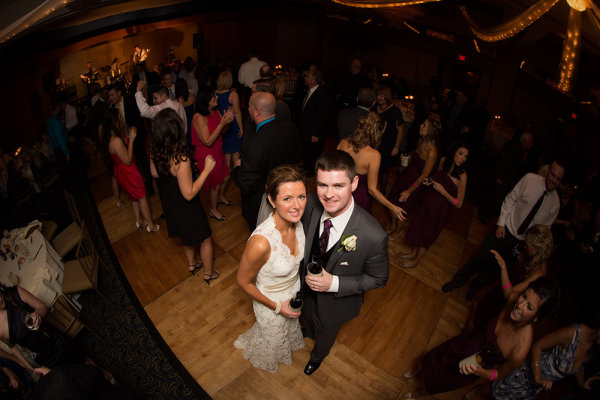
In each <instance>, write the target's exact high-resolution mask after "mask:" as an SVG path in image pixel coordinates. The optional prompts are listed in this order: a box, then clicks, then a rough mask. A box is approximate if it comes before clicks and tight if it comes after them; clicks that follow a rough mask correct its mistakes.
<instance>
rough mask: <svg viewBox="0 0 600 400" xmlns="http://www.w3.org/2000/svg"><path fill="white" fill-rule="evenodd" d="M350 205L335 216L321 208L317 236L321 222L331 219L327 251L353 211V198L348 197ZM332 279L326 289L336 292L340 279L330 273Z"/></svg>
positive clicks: (321, 231) (340, 235)
mask: <svg viewBox="0 0 600 400" xmlns="http://www.w3.org/2000/svg"><path fill="white" fill-rule="evenodd" d="M350 202H351V203H350V207H348V209H347V210H346V211H344V212H343V213H341V214H340V215H338V216H337V217H331V216H330V215H329V213H328V212H327V211H325V210H323V214H321V220H320V221H319V237H321V234H322V233H323V222H325V220H326V219H328V218H329V219H330V220H331V228H330V229H329V241H328V242H327V251H329V250H330V249H331V248H332V247H333V246H335V245H336V243H337V242H339V241H340V239H341V238H342V233H344V229H346V225H348V222H349V221H350V217H351V216H352V212H353V211H354V198H353V197H350ZM332 276H333V280H332V281H331V286H329V289H327V291H328V292H332V293H337V291H338V288H339V286H340V279H339V277H338V276H337V275H332Z"/></svg>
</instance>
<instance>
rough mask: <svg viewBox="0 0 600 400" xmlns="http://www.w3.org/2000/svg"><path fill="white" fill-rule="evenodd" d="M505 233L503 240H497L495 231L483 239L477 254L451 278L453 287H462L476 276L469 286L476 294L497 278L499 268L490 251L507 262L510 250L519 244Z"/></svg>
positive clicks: (510, 235) (514, 238)
mask: <svg viewBox="0 0 600 400" xmlns="http://www.w3.org/2000/svg"><path fill="white" fill-rule="evenodd" d="M505 231H506V234H505V235H504V238H497V237H496V230H495V229H494V230H493V231H491V232H490V233H489V234H488V235H487V236H486V237H485V239H484V240H483V243H481V246H480V247H479V249H478V250H477V252H476V253H475V254H473V256H472V257H471V259H470V260H469V261H467V263H466V264H465V265H463V267H462V268H461V269H459V270H458V272H457V273H456V275H454V278H452V282H453V283H454V285H455V286H457V287H461V286H464V284H465V283H467V281H468V280H469V279H471V277H472V276H473V275H476V277H475V278H474V279H473V281H471V285H470V290H471V291H472V292H476V291H478V290H479V289H481V288H483V287H485V286H487V285H489V284H491V283H494V282H495V281H496V280H497V279H498V278H499V276H500V268H499V267H498V263H497V262H496V259H495V258H494V256H493V255H492V253H490V250H496V251H497V252H498V253H499V254H500V255H501V256H502V258H504V259H505V260H507V259H508V257H509V256H510V253H511V251H512V249H513V248H514V247H515V245H516V244H517V243H519V239H517V238H516V237H514V236H513V235H512V234H511V233H510V232H509V230H508V229H505Z"/></svg>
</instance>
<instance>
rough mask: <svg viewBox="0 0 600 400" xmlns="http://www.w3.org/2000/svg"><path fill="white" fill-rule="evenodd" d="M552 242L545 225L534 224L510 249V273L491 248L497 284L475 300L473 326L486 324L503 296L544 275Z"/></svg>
mask: <svg viewBox="0 0 600 400" xmlns="http://www.w3.org/2000/svg"><path fill="white" fill-rule="evenodd" d="M553 248H554V241H553V239H552V232H551V231H550V229H549V228H548V227H547V226H545V225H539V224H538V225H534V226H532V227H531V228H529V229H528V230H527V232H526V233H525V242H523V243H522V244H520V245H519V246H517V247H516V248H515V250H514V251H513V253H514V252H516V253H517V254H516V257H511V259H514V261H513V260H511V261H512V262H510V264H513V265H512V268H511V270H510V274H509V271H508V267H507V265H506V262H505V261H504V259H503V258H502V256H501V255H500V253H498V252H497V251H496V250H490V251H491V253H492V254H493V256H494V258H495V259H496V262H497V264H498V267H499V268H500V284H499V285H497V286H496V287H495V288H494V289H492V290H491V291H489V292H488V293H487V294H486V295H484V296H483V297H482V298H481V299H480V300H479V301H478V302H477V307H476V308H475V313H474V316H473V324H474V325H475V326H483V325H485V324H486V323H487V322H488V321H489V319H490V318H491V317H493V316H494V315H496V314H497V313H499V312H500V310H502V306H503V304H504V301H505V299H507V298H508V297H509V296H510V295H511V294H512V293H513V292H521V291H522V290H523V289H525V288H526V287H527V285H529V283H530V282H533V281H534V280H536V279H537V278H539V277H542V276H546V272H547V266H546V262H547V261H548V259H549V258H550V256H551V255H552V249H553Z"/></svg>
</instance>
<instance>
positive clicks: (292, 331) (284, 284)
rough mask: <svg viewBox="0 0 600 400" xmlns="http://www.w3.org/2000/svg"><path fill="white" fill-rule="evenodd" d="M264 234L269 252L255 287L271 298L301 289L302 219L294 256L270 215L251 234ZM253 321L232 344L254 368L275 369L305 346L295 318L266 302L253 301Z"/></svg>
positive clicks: (278, 298) (281, 297)
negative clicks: (293, 352)
mask: <svg viewBox="0 0 600 400" xmlns="http://www.w3.org/2000/svg"><path fill="white" fill-rule="evenodd" d="M254 235H261V236H263V237H265V238H266V239H267V240H268V241H269V244H270V246H271V255H270V256H269V259H268V260H267V262H266V263H265V265H263V266H262V268H261V269H260V271H259V272H258V275H257V277H256V287H257V288H258V290H259V291H260V292H261V293H262V294H264V295H265V296H266V297H268V298H269V299H271V300H273V301H280V302H284V301H286V300H289V299H290V298H292V297H294V296H295V295H296V292H298V291H299V290H300V277H299V275H298V270H299V265H300V261H301V260H302V258H303V254H304V231H303V229H302V223H301V222H298V223H297V224H296V240H297V241H298V255H297V256H295V257H294V256H293V255H292V254H291V253H290V250H289V248H288V247H287V246H286V245H285V244H284V243H283V242H282V239H281V234H280V233H279V231H278V230H277V229H275V222H274V220H273V216H272V215H271V216H269V218H267V219H266V220H265V221H263V223H261V224H260V225H259V226H258V227H257V228H256V230H255V231H254V232H252V236H254ZM253 306H254V315H255V316H256V322H255V323H254V325H253V326H252V328H250V330H248V331H247V332H246V333H243V334H242V335H240V336H239V337H238V339H237V340H236V341H235V343H234V346H235V347H237V348H238V349H242V350H243V352H242V355H243V356H244V358H245V359H247V360H250V362H252V365H254V366H255V367H256V368H260V369H264V370H266V371H268V372H271V373H273V372H275V371H277V369H278V368H279V365H278V363H283V364H286V365H291V364H292V351H296V350H299V349H301V348H302V347H304V339H303V338H302V331H301V330H300V322H299V321H298V318H287V317H284V316H282V315H279V314H275V313H274V312H273V310H271V309H270V308H268V307H267V306H265V305H263V304H262V303H259V302H257V301H253Z"/></svg>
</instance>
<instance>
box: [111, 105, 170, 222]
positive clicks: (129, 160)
mask: <svg viewBox="0 0 600 400" xmlns="http://www.w3.org/2000/svg"><path fill="white" fill-rule="evenodd" d="M126 132H127V128H126V126H125V124H124V123H123V121H122V120H121V118H119V110H117V109H114V108H111V109H109V110H108V111H107V112H106V115H105V116H104V120H103V121H102V134H103V136H104V144H105V146H106V148H105V151H106V152H108V153H109V154H110V157H111V158H112V159H113V164H114V172H115V178H117V181H118V182H119V185H120V186H121V188H122V189H123V191H124V192H125V193H127V195H128V196H129V199H130V200H131V206H132V207H133V213H134V215H135V226H137V227H138V229H139V228H143V227H146V230H147V231H148V232H156V231H158V230H159V229H160V226H158V224H154V221H152V213H151V212H150V206H149V204H148V200H147V199H146V189H145V187H144V181H143V179H142V175H141V174H140V171H139V170H138V168H137V166H136V164H135V158H134V156H133V142H134V141H135V138H136V136H137V131H136V129H135V128H134V127H131V128H130V129H129V137H128V138H127V137H126V135H125V134H126ZM140 211H141V216H143V219H142V218H141V216H140Z"/></svg>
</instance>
